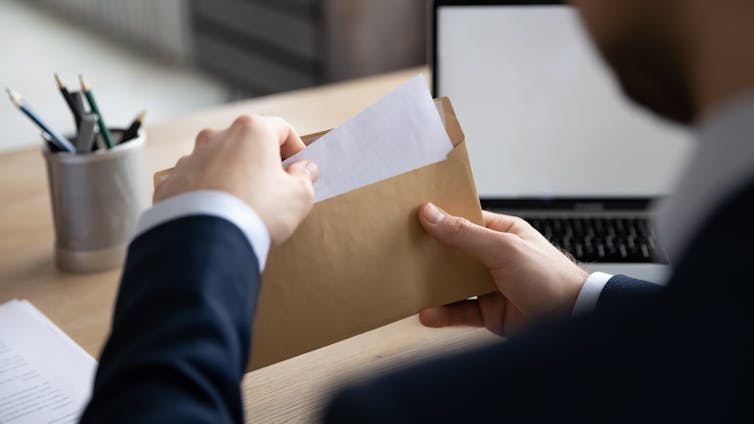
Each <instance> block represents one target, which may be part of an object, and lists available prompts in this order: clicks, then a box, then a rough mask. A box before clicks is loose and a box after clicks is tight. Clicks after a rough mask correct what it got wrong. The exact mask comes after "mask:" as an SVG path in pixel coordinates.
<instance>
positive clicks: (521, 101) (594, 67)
mask: <svg viewBox="0 0 754 424" xmlns="http://www.w3.org/2000/svg"><path fill="white" fill-rule="evenodd" d="M437 25H438V40H437V69H438V71H437V74H438V75H437V78H438V80H437V83H438V85H437V87H438V94H439V95H441V96H449V97H450V99H451V101H452V102H453V106H454V108H455V109H456V113H457V115H458V118H459V121H460V123H461V126H462V127H463V130H464V132H465V134H466V141H467V144H468V149H469V155H470V160H471V163H472V168H473V170H474V176H475V179H476V183H477V189H478V191H479V195H480V197H487V198H495V197H503V198H510V197H635V196H638V197H646V196H649V197H654V196H657V195H663V194H667V192H668V189H669V187H670V185H671V183H672V182H673V179H674V177H675V175H676V173H677V171H678V169H679V167H680V166H681V164H682V163H683V162H684V161H685V159H686V155H687V153H688V151H689V150H690V148H691V145H690V143H689V141H688V133H687V131H685V130H683V129H681V128H680V127H678V126H675V125H671V124H669V123H666V122H663V121H660V120H659V119H657V118H654V117H652V116H650V114H649V113H647V112H645V111H643V110H640V109H639V108H638V107H636V106H635V105H633V104H631V103H630V102H629V101H628V100H626V99H625V98H624V96H623V94H622V93H621V92H620V89H619V87H618V85H617V82H616V81H615V80H614V79H613V77H612V75H611V74H610V73H609V71H608V69H607V68H606V66H605V65H604V64H603V63H602V61H601V60H600V59H599V58H598V56H597V53H596V51H595V50H594V48H593V47H592V45H591V42H590V41H589V40H588V38H587V36H586V34H585V32H584V30H583V29H582V27H581V23H580V21H579V18H578V15H577V14H576V11H575V10H574V9H572V8H571V7H569V6H447V7H441V8H440V9H439V10H438V16H437Z"/></svg>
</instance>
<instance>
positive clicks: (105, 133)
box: [79, 75, 115, 149]
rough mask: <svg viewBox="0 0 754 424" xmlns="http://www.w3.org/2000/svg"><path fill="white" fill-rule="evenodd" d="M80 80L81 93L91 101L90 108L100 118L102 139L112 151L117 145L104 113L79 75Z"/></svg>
mask: <svg viewBox="0 0 754 424" xmlns="http://www.w3.org/2000/svg"><path fill="white" fill-rule="evenodd" d="M79 80H80V81H81V91H82V92H84V95H85V96H86V99H87V100H88V101H89V107H90V108H91V109H92V112H94V113H96V114H97V117H98V118H99V132H100V133H101V134H102V138H103V139H105V144H106V145H107V148H108V149H112V148H113V147H114V146H115V143H113V135H112V134H110V130H109V129H108V128H107V125H106V124H105V119H104V118H102V112H100V110H99V107H97V102H96V101H95V100H94V96H93V95H92V90H91V89H90V88H89V85H88V84H87V83H86V81H84V77H83V75H79Z"/></svg>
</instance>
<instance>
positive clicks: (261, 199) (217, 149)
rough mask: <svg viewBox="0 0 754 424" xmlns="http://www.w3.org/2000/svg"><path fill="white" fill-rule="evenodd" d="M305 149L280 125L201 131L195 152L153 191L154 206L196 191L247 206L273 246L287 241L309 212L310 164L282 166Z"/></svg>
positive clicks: (248, 121)
mask: <svg viewBox="0 0 754 424" xmlns="http://www.w3.org/2000/svg"><path fill="white" fill-rule="evenodd" d="M304 147H305V146H304V143H303V141H301V138H300V137H299V136H298V134H296V131H295V130H294V129H293V128H292V127H291V126H290V125H289V124H288V123H287V122H285V121H284V120H282V119H280V118H274V117H262V116H249V115H244V116H241V117H239V118H238V119H236V120H235V122H233V125H231V126H230V127H228V128H226V129H223V130H210V129H205V130H202V131H201V132H200V133H199V135H197V136H196V143H195V145H194V151H193V152H192V153H191V154H190V155H188V156H185V157H183V158H181V160H179V161H178V163H177V164H176V166H175V169H174V171H173V173H172V174H170V176H169V177H168V178H166V179H165V181H163V182H162V183H160V185H159V186H157V187H156V189H155V194H154V202H155V203H157V202H159V201H161V200H165V199H167V198H170V197H173V196H177V195H179V194H183V193H187V192H191V191H198V190H218V191H224V192H226V193H229V194H232V195H233V196H236V197H237V198H239V199H241V200H243V201H244V202H246V203H247V204H248V205H249V206H251V208H252V209H253V210H254V212H256V213H257V215H259V217H260V218H261V219H262V221H263V222H264V224H265V226H266V227H267V230H268V231H269V232H270V240H271V241H272V244H273V245H278V244H280V243H282V242H283V241H285V240H286V239H288V237H290V236H291V235H292V234H293V231H294V230H295V229H296V228H297V227H298V225H299V224H300V223H301V221H302V220H303V219H304V217H306V215H307V214H308V213H309V211H310V210H311V208H312V204H313V201H314V189H313V187H312V182H313V181H314V180H316V178H317V166H316V165H315V164H314V163H313V162H309V161H302V162H296V163H294V164H292V165H291V166H289V167H288V169H286V170H284V169H283V167H282V166H281V161H282V160H283V159H285V158H287V157H288V156H291V155H293V154H294V153H296V152H298V151H299V150H301V149H303V148H304Z"/></svg>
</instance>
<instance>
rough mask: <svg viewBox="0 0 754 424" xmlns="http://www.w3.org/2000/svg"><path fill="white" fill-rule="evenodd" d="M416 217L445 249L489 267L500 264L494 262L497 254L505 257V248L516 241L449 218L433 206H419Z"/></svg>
mask: <svg viewBox="0 0 754 424" xmlns="http://www.w3.org/2000/svg"><path fill="white" fill-rule="evenodd" d="M419 217H420V219H419V220H420V222H421V224H422V226H423V227H424V229H425V230H426V231H427V233H429V235H431V236H432V237H434V238H435V239H437V240H439V241H440V242H441V243H443V244H445V245H447V246H451V247H455V248H457V249H460V250H461V251H463V252H465V253H466V254H468V255H471V256H473V257H475V258H477V259H479V260H480V261H482V263H484V264H485V265H487V266H488V267H493V266H498V265H499V264H498V263H497V262H498V259H499V257H500V255H507V254H508V252H509V249H508V247H510V244H511V243H512V242H514V241H515V240H513V238H516V237H517V236H514V235H511V234H506V233H499V232H496V231H493V230H491V229H489V228H485V227H482V226H480V225H476V224H474V223H472V222H470V221H469V220H467V219H464V218H461V217H457V216H452V215H449V214H448V213H447V212H445V211H443V210H442V209H440V208H438V207H437V206H435V205H433V204H432V203H427V204H425V205H423V206H422V207H421V209H420V210H419Z"/></svg>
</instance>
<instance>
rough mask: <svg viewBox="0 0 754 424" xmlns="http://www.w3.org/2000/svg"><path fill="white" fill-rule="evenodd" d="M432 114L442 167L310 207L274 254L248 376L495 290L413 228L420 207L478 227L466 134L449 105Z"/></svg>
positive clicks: (481, 274)
mask: <svg viewBox="0 0 754 424" xmlns="http://www.w3.org/2000/svg"><path fill="white" fill-rule="evenodd" d="M435 105H436V106H437V109H438V111H439V113H440V116H441V117H442V118H443V122H444V124H445V128H446V130H447V132H448V135H449V136H450V139H451V141H452V142H453V145H454V146H455V147H454V149H453V150H452V151H451V153H450V154H449V155H448V158H447V159H446V160H444V161H442V162H438V163H435V164H432V165H428V166H425V167H422V168H419V169H416V170H413V171H411V172H407V173H405V174H401V175H398V176H395V177H392V178H389V179H387V180H383V181H380V182H378V183H375V184H371V185H368V186H366V187H362V188H360V189H357V190H354V191H351V192H348V193H345V194H342V195H340V196H336V197H333V198H330V199H327V200H324V201H322V202H319V203H317V204H315V205H314V208H313V210H312V212H311V214H310V215H309V216H308V217H307V218H306V219H305V220H304V222H303V223H302V224H301V226H300V227H299V228H298V229H297V230H296V232H295V234H294V235H293V237H291V238H290V239H289V240H288V241H286V242H285V243H284V244H282V245H281V246H278V247H276V248H273V249H272V250H271V252H270V255H269V258H268V260H267V265H266V267H265V271H264V275H263V278H262V288H261V292H260V296H259V302H258V307H257V312H256V320H255V322H254V330H253V335H252V336H253V342H252V353H251V359H250V362H249V370H253V369H257V368H261V367H264V366H266V365H269V364H272V363H275V362H278V361H282V360H284V359H288V358H291V357H293V356H296V355H299V354H302V353H305V352H309V351H311V350H314V349H317V348H320V347H323V346H326V345H328V344H331V343H334V342H337V341H339V340H343V339H346V338H348V337H351V336H355V335H357V334H359V333H362V332H365V331H368V330H372V329H374V328H377V327H380V326H383V325H386V324H388V323H391V322H393V321H396V320H399V319H402V318H405V317H408V316H410V315H413V314H415V313H416V312H418V311H419V310H420V309H421V308H424V307H427V306H434V305H442V304H446V303H450V302H455V301H458V300H462V299H465V298H468V297H470V296H475V295H479V294H483V293H488V292H491V291H493V290H494V285H493V282H492V279H491V277H490V274H489V272H488V271H487V270H486V269H485V268H484V267H483V266H482V265H481V264H480V263H479V262H478V261H475V260H472V259H471V258H469V257H466V256H464V255H463V254H461V253H460V252H458V251H456V250H454V249H451V248H448V247H445V246H443V245H441V244H439V243H438V242H437V241H435V240H434V239H432V238H431V237H429V236H428V235H427V234H426V233H425V232H424V230H423V229H422V227H421V225H420V224H419V219H418V216H417V212H418V208H419V206H420V205H422V204H423V203H425V202H430V201H431V202H434V203H435V204H437V205H439V206H440V207H442V208H444V209H445V210H446V211H448V212H449V213H451V214H454V215H460V216H463V217H465V218H467V219H469V220H470V221H472V222H475V223H481V222H482V214H481V208H480V205H479V200H478V197H477V193H476V189H475V185H474V179H473V175H472V173H471V166H470V164H469V159H468V155H467V151H466V145H465V142H464V135H463V132H462V131H461V128H460V126H459V124H458V120H457V119H456V116H455V113H454V112H453V108H452V106H451V105H450V102H449V101H448V99H447V98H441V99H437V100H435ZM322 134H324V133H319V134H314V135H312V136H310V137H308V140H307V137H305V138H304V139H305V141H311V140H312V139H313V138H317V137H319V136H321V135H322ZM365 159H366V160H368V159H369V158H365Z"/></svg>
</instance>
